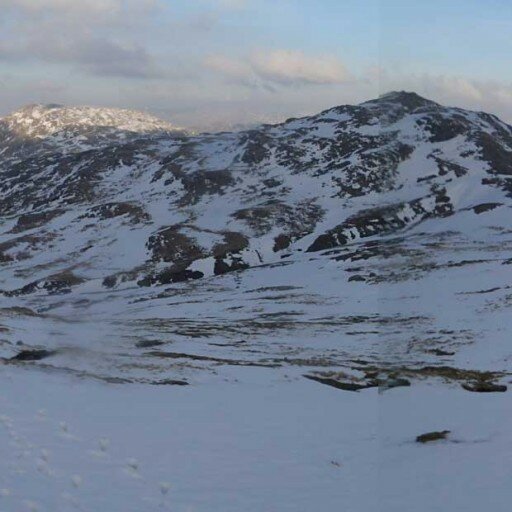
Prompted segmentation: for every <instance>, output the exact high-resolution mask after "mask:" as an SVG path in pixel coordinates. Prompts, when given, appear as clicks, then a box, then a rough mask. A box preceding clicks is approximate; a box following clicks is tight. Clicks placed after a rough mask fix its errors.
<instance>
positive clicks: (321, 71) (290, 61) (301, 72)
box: [251, 50, 349, 85]
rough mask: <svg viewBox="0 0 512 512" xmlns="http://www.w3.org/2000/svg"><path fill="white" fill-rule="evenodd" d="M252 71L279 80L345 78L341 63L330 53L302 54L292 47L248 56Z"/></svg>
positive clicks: (326, 81)
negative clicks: (291, 48)
mask: <svg viewBox="0 0 512 512" xmlns="http://www.w3.org/2000/svg"><path fill="white" fill-rule="evenodd" d="M251 63H252V66H253V69H254V71H255V72H256V73H257V74H258V75H259V76H260V77H262V78H264V79H266V80H269V81H270V82H275V83H279V84H284V85H287V84H339V83H343V82H346V81H347V80H348V79H349V74H348V72H347V70H346V68H345V66H344V65H343V63H342V62H341V61H340V60H339V59H338V58H336V57H334V56H329V55H306V54H304V53H303V52H299V51H293V50H273V51H270V52H262V51H260V52H257V53H255V54H254V55H253V56H252V58H251Z"/></svg>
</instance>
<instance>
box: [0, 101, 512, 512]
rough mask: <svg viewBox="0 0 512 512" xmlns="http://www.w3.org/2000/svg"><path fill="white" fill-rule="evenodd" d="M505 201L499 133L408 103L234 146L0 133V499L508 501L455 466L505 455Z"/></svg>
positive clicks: (327, 115) (156, 128) (328, 118)
mask: <svg viewBox="0 0 512 512" xmlns="http://www.w3.org/2000/svg"><path fill="white" fill-rule="evenodd" d="M511 195H512V127H510V126H508V125H507V124H505V123H503V122H502V121H500V120H499V119H498V118H497V117H495V116H492V115H489V114H486V113H482V112H471V111H466V110H462V109H459V108H451V107H445V106H442V105H439V104H437V103H435V102H432V101H429V100H427V99H424V98H421V97H420V96H418V95H416V94H414V93H406V92H392V93H389V94H386V95H384V96H382V97H380V98H378V99H375V100H372V101H368V102H365V103H362V104H360V105H357V106H340V107H335V108H332V109H329V110H326V111H325V112H321V113H319V114H318V115H315V116H311V117H306V118H301V119H289V120H287V121H286V122H284V123H281V124H276V125H262V126H259V127H257V128H254V129H251V130H246V131H241V132H236V133H229V132H223V133H214V134H190V133H187V132H186V131H185V130H180V129H179V128H176V127H174V126H172V125H169V124H167V123H163V122H161V121H158V120H156V119H154V118H151V117H148V116H146V115H145V114H136V113H132V112H129V111H117V110H104V109H88V108H63V107H56V106H46V107H43V106H36V107H27V108H25V109H22V110H21V111H19V112H16V113H14V114H12V115H11V116H8V117H6V118H3V119H1V120H0V292H1V293H0V370H2V371H0V380H1V386H0V388H1V389H0V406H1V407H2V411H4V410H5V409H7V410H8V411H9V414H10V416H6V415H3V414H2V415H1V416H0V426H1V425H4V427H5V429H6V432H7V434H8V436H10V439H11V440H12V442H10V444H9V447H8V450H9V455H8V456H6V457H2V460H0V477H1V475H2V474H5V475H8V477H7V478H6V480H5V482H4V481H3V480H1V481H0V490H1V491H2V493H3V494H2V493H0V499H4V502H5V503H8V504H12V506H13V507H14V508H12V510H18V509H19V508H16V507H18V505H19V504H20V503H23V501H22V497H21V496H22V495H21V493H22V492H24V493H27V492H29V491H30V492H32V490H33V489H37V490H38V492H39V495H40V496H44V500H45V504H46V505H47V506H48V507H52V508H48V510H50V509H51V510H58V509H60V508H59V507H61V505H62V507H63V508H62V510H68V509H69V510H70V509H71V507H75V508H74V509H76V508H80V507H82V508H83V509H84V510H89V509H90V510H100V509H101V508H102V507H103V508H105V506H106V505H105V503H107V504H108V506H107V508H108V509H109V510H113V511H114V510H134V511H135V510H137V511H139V510H153V508H151V507H152V506H154V507H156V506H157V505H158V504H159V503H160V501H161V500H162V499H163V500H164V501H162V503H164V504H163V505H162V504H160V505H159V506H160V508H161V509H163V508H165V506H167V505H166V503H167V502H165V500H166V498H165V496H166V493H167V492H168V486H167V484H165V485H164V487H160V488H158V486H156V484H155V485H154V482H158V481H159V480H160V479H167V477H166V476H165V475H162V474H161V473H163V472H164V470H165V472H168V473H169V474H170V475H171V479H172V482H173V483H176V484H177V485H176V491H175V494H172V496H173V503H174V504H175V505H176V507H178V508H177V510H192V509H193V510H198V511H201V512H203V511H204V512H211V511H219V512H220V511H222V512H227V511H231V510H233V511H235V510H248V511H249V510H250V511H251V512H253V511H256V512H259V511H260V510H276V511H279V512H281V511H285V510H290V511H291V510H293V511H294V512H295V511H306V510H311V509H313V508H318V506H319V504H320V508H322V509H325V510H328V509H329V510H337V509H338V508H339V505H340V503H341V504H342V506H345V505H346V508H347V509H348V508H350V509H351V510H352V509H353V510H358V511H359V510H361V511H364V512H373V511H377V510H379V511H381V510H386V511H387V510H402V509H403V510H415V511H418V512H419V511H421V512H423V511H424V510H427V508H424V507H430V508H428V510H433V509H436V510H445V509H448V508H449V509H453V510H454V509H455V508H456V507H455V508H454V507H452V506H448V508H446V507H447V505H446V503H447V498H446V497H447V496H449V495H451V494H454V495H457V500H459V501H457V506H459V505H460V506H461V507H462V508H465V509H468V507H467V506H468V504H470V505H472V504H475V503H479V504H481V505H482V506H483V505H484V504H488V503H490V502H492V500H494V499H495V498H496V496H498V497H499V499H500V500H502V501H500V503H501V502H503V503H507V507H508V506H509V500H508V501H507V498H506V497H507V496H508V494H509V485H508V481H507V482H505V481H504V480H502V479H499V478H497V479H493V478H490V477H489V475H490V474H494V473H493V472H492V471H487V473H488V474H487V473H486V475H487V476H485V486H486V489H489V495H487V494H485V493H483V494H482V491H481V489H482V486H479V485H475V486H472V485H471V486H468V485H467V482H468V481H469V480H466V478H469V477H471V472H470V470H469V469H468V467H469V468H473V467H474V468H475V475H474V479H475V481H478V482H480V481H481V478H482V471H481V469H480V468H481V467H482V466H481V464H484V465H485V467H487V468H494V467H497V464H498V463H497V462H496V461H500V457H502V458H503V457H505V456H508V455H506V454H508V451H507V449H508V448H507V447H508V445H509V444H510V433H509V430H507V427H506V425H507V424H508V422H509V419H510V418H509V416H508V413H507V412H506V411H509V410H510V405H511V404H510V398H509V396H510V393H502V391H505V390H506V389H507V385H508V382H509V381H510V376H511V375H512V368H511V366H510V361H511V360H512V347H511V345H510V339H509V337H510V336H509V332H510V328H511V327H512V325H511V320H510V318H512V317H511V316H510V308H511V307H512V294H511V292H510V290H511V289H512V280H511V275H510V269H511V268H512V267H511V266H510V264H511V263H512V256H511V250H512V230H511V226H510V208H511V206H512V202H511ZM41 375H44V379H43V378H41ZM96 380H99V381H101V383H100V384H98V383H97V382H95V381H96ZM75 382H79V383H80V387H79V386H76V387H73V386H72V385H68V384H69V383H75ZM105 382H106V383H109V384H130V383H137V384H145V385H135V386H118V387H116V386H104V383H105ZM41 383H43V384H41ZM187 384H190V386H188V387H187V388H183V393H182V392H181V391H182V386H186V385H187ZM154 385H159V387H158V388H155V387H154ZM102 386H103V387H102ZM178 386H179V387H178ZM375 388H378V394H377V391H376V389H375ZM83 389H85V390H87V392H82V391H81V390H83ZM1 390H7V391H5V393H4V394H2V392H1ZM388 390H390V392H389V393H388ZM349 391H361V392H360V393H350V392H349ZM384 391H386V393H383V392H384ZM478 392H486V394H485V395H480V394H479V393H478ZM489 393H490V394H489ZM18 396H23V397H24V399H23V400H17V398H12V397H18ZM27 396H28V397H29V398H28V399H27V398H26V397H27ZM6 397H11V398H6ZM91 397H92V398H91ZM484 397H491V398H484ZM41 404H43V405H41ZM163 404H165V406H163ZM135 405H136V407H135ZM43 406H44V410H43V411H42V412H41V407H43ZM46 408H47V409H49V411H50V413H47V412H45V411H46ZM105 411H108V413H106V412H105ZM52 414H53V416H52ZM95 414H98V415H99V417H101V418H102V421H103V423H101V422H96V421H94V418H93V417H94V415H95ZM57 415H60V416H59V418H60V419H61V420H62V419H65V420H66V422H73V421H76V424H75V426H74V427H73V426H72V427H69V424H68V423H64V426H62V425H63V424H62V423H61V426H60V427H59V429H60V430H59V437H56V436H55V435H54V432H53V430H52V429H54V425H53V423H52V422H53V421H57ZM12 418H14V419H15V420H12ZM34 418H35V419H34ZM91 418H92V419H91ZM226 418H228V419H227V420H226ZM397 418H399V419H397ZM493 418H495V421H493V420H492V419H493ZM496 418H497V419H496ZM16 422H17V423H16ZM34 425H35V426H34ZM134 425H138V427H137V428H132V427H133V426H134ZM205 425H206V426H207V427H205ZM226 425H228V426H229V428H227V427H225V426H226ZM503 425H505V427H503ZM231 427H233V428H232V429H231ZM2 428H3V427H2ZM70 428H72V429H73V428H74V429H76V431H77V432H76V434H77V435H76V436H75V432H74V431H73V430H72V431H71V432H70ZM80 429H81V432H79V430H80ZM101 429H106V430H107V433H109V434H108V435H109V436H110V437H111V438H113V439H114V440H115V442H117V443H118V448H117V451H115V450H114V449H113V450H112V451H111V452H109V450H108V448H106V447H105V446H106V445H105V442H104V438H103V437H101V436H104V435H105V434H104V432H102V431H101ZM500 429H501V430H500ZM141 432H143V433H144V435H142V434H141ZM233 433H234V434H233ZM420 434H427V436H426V437H422V436H421V435H420ZM433 434H434V437H432V435H433ZM233 435H235V436H236V435H240V436H241V437H240V439H237V438H236V437H233ZM418 435H420V442H421V443H423V442H427V443H429V445H428V446H430V447H432V448H433V446H432V444H430V441H432V439H438V441H436V442H435V443H437V445H436V446H437V448H438V450H433V451H428V450H429V448H428V447H426V446H423V445H422V446H420V445H418V444H417V443H414V440H415V439H416V436H418ZM435 435H437V436H438V437H437V438H436V437H435ZM30 436H32V437H30ZM52 436H53V437H52ZM93 436H96V437H94V438H93ZM262 436H263V437H262ZM439 436H440V437H439ZM242 438H243V439H242ZM41 439H45V440H46V442H47V443H49V444H50V446H52V449H53V450H54V452H55V453H56V456H55V457H54V459H52V457H51V456H50V455H48V453H47V452H42V455H41V456H40V457H39V459H37V456H36V455H34V453H33V451H34V446H36V447H37V440H41ZM98 439H99V441H98ZM212 440H213V441H212ZM68 441H69V443H68ZM40 442H41V443H42V441H40ZM98 442H99V444H98ZM65 443H68V444H65ZM73 443H74V444H73ZM91 443H95V445H94V446H96V444H98V446H99V448H95V449H93V450H91V446H90V445H91ZM237 443H238V444H237ZM435 443H434V444H435ZM263 444H266V446H267V447H268V452H265V451H264V450H263V448H262V445H263ZM6 445H7V444H6ZM119 446H121V447H122V448H119ZM162 446H165V447H166V449H167V448H168V450H169V452H168V454H171V453H172V456H171V455H169V456H168V459H166V450H162ZM237 447H238V448H237ZM248 447H250V448H251V449H249V448H248ZM253 448H254V449H253ZM299 448H300V449H299ZM423 448H425V450H424V451H421V454H420V452H419V451H418V450H420V449H423ZM31 450H32V451H31ZM130 450H131V452H130ZM125 452H126V453H127V454H128V452H130V453H129V455H130V458H129V461H128V463H126V464H125V466H126V467H124V466H121V464H122V463H121V462H120V460H121V459H120V457H121V455H120V454H124V453H125ZM133 452H135V453H136V455H137V453H138V455H137V456H138V457H140V458H141V460H142V461H143V462H144V465H143V466H142V468H143V470H142V471H140V470H141V466H140V465H139V463H138V462H137V461H135V462H134V459H133V458H132V457H133ZM249 453H250V454H251V455H248V454H249ZM252 454H254V456H253V455H252ZM504 454H505V455H504ZM34 457H35V459H34ZM116 457H117V458H116ZM223 457H225V459H224V458H223ZM471 457H475V458H477V460H478V461H479V462H478V464H469V463H468V461H470V460H471ZM420 459H421V460H420ZM34 460H36V462H35V464H36V470H34V469H33V467H32V466H33V465H34ZM213 460H214V461H215V463H214V464H213V465H212V461H213ZM507 460H508V459H507ZM76 461H79V463H78V462H76ZM84 461H86V462H84ZM217 462H219V463H218V464H217ZM53 464H55V467H56V468H57V470H56V471H54V470H53V467H54V466H53ZM77 464H78V466H79V468H80V469H79V471H80V472H81V474H83V473H84V474H85V484H84V485H83V486H82V483H83V480H82V478H81V477H80V478H75V476H76V475H75V476H73V480H72V484H73V491H72V493H69V492H68V491H67V490H66V489H67V488H66V485H68V486H69V482H68V480H69V478H68V476H67V475H68V473H69V474H71V475H72V474H73V472H75V471H77V470H76V469H75V468H76V467H77ZM117 464H119V467H123V468H124V469H123V471H117V469H116V468H117ZM500 464H502V465H503V467H506V464H507V462H506V461H505V460H501V462H500ZM441 467H442V468H446V471H447V476H446V478H444V477H443V478H439V477H438V473H436V471H437V472H439V471H440V470H439V468H441ZM112 468H114V469H112ZM247 468H250V472H247V473H246V472H245V471H246V469H247ZM433 468H434V469H433ZM34 471H36V472H34ZM107 471H109V473H107ZM66 472H67V473H66ZM141 472H142V474H143V476H142V477H141V474H140V473H141ZM448 473H450V474H449V475H448ZM505 473H506V472H505ZM19 475H22V476H19ZM104 475H106V476H104ZM285 475H291V476H290V477H289V478H288V476H285ZM433 475H434V476H433ZM467 475H469V477H468V476H467ZM78 476H80V475H78ZM87 479H89V482H88V480H87ZM491 480H492V481H491ZM105 481H106V482H110V483H111V484H112V485H110V487H115V488H116V489H119V492H117V493H116V494H115V495H110V494H109V496H108V498H105V500H106V501H105V502H102V503H103V504H99V503H100V498H99V496H101V492H96V491H92V490H91V489H92V488H93V487H94V486H96V487H95V488H97V489H100V488H101V485H104V482H105ZM419 481H421V482H425V489H427V488H428V489H429V491H428V492H426V491H425V492H426V494H425V496H428V499H419V498H418V496H419V497H420V498H421V496H422V494H421V492H422V490H423V488H421V485H419V484H418V482H419ZM133 482H136V483H137V485H134V484H133ZM361 482H362V483H361ZM454 482H455V483H454ZM457 482H459V484H460V485H461V486H462V487H461V488H463V489H464V492H460V493H456V492H455V493H454V492H453V490H454V489H456V488H457V485H456V484H457ZM87 485H90V486H91V487H87ZM362 486H364V491H362ZM432 486H433V487H434V488H435V492H431V490H430V488H431V487H432ZM12 489H14V491H13V492H11V490H12ZM159 489H160V490H159ZM162 489H163V490H162ZM219 489H220V491H219ZM226 489H227V490H226ZM230 489H234V490H232V491H230ZM408 489H413V490H414V492H413V491H411V493H408V491H407V490H408ZM418 489H419V490H418ZM222 491H224V492H222ZM406 491H407V492H406ZM16 492H18V495H16ZM173 492H174V491H173ZM161 495H162V496H164V498H161ZM491 495H492V499H490V498H489V497H490V496H491ZM496 499H497V498H496ZM5 500H7V501H5ZM9 500H10V501H9ZM16 500H18V501H16ZM66 500H67V501H66ZM73 500H74V501H73ZM142 500H145V501H142ZM159 500H160V501H159ZM433 500H434V501H435V505H432V501H433ZM436 500H437V501H436ZM64 501H66V503H67V505H63V503H64ZM4 502H1V503H0V508H1V506H2V505H3V503H4ZM149 504H150V505H149ZM397 504H398V505H397ZM68 505H69V508H66V507H67V506H68ZM79 506H80V507H79ZM179 507H181V508H179ZM189 507H191V508H189ZM7 510H9V509H7ZM499 510H508V508H500V509H499Z"/></svg>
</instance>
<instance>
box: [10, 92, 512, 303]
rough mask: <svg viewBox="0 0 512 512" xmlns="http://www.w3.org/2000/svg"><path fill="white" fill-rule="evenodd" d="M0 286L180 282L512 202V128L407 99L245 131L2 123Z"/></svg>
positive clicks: (29, 116)
mask: <svg viewBox="0 0 512 512" xmlns="http://www.w3.org/2000/svg"><path fill="white" fill-rule="evenodd" d="M0 154H1V155H2V161H1V167H0V172H1V176H2V180H1V184H0V213H1V215H2V219H3V223H2V225H1V227H0V229H1V234H0V259H1V260H2V261H3V267H4V268H3V272H2V276H1V279H0V286H1V287H3V289H4V292H6V293H9V294H25V293H32V292H34V291H37V290H38V289H41V288H44V289H45V290H46V291H48V292H59V293H60V292H62V291H67V290H68V289H69V288H70V287H72V286H76V285H80V284H81V283H84V282H86V281H91V280H97V281H99V282H101V283H103V286H106V287H115V286H122V285H123V284H126V283H129V284H131V283H137V284H138V285H140V286H147V285H153V284H162V283H164V284H165V283H170V282H176V281H182V280H185V279H189V278H198V277H202V276H207V275H212V274H221V273H225V272H228V271H231V270H239V269H244V268H247V267H248V266H255V265H261V264H263V263H272V262H276V261H280V260H282V259H284V258H293V257H294V255H296V254H297V253H300V252H302V251H306V252H316V251H322V250H325V249H331V248H336V247H340V246H344V245H346V244H349V243H351V242H353V241H354V240H357V239H360V238H368V237H375V236H377V235H381V234H389V233H393V232H398V231H400V230H404V229H405V228H408V227H411V226H414V225H417V224H418V223H420V222H421V221H423V220H426V219H429V218H432V217H448V216H452V215H457V216H459V217H461V216H463V215H465V214H464V212H467V211H469V210H471V211H473V212H475V214H478V213H482V212H483V211H488V210H491V209H492V208H495V207H498V206H500V205H501V204H504V203H506V202H507V200H506V197H507V194H509V193H510V191H511V190H512V164H511V163H510V162H511V155H512V129H511V128H510V127H509V126H507V125H506V124H504V123H502V122H501V121H499V120H498V119H497V118H495V117H493V116H490V115H487V114H483V113H474V112H467V111H463V110H460V109H454V108H445V107H442V106H440V105H438V104H436V103H434V102H431V101H428V100H425V99H423V98H420V97H419V96H417V95H415V94H409V93H390V94H388V95H385V96H383V97H381V98H379V99H378V100H374V101H370V102H367V103H364V104H362V105H359V106H356V107H351V106H344V107H338V108H334V109H331V110H328V111H325V112H322V113H321V114H319V115H316V116H312V117H309V118H304V119H296V120H288V121H287V122H285V123H283V124H281V125H275V126H270V125H268V126H262V127H261V128H259V129H256V130H251V131H248V132H241V133H220V134H213V135H199V136H186V135H185V134H184V133H183V132H180V131H178V130H175V129H173V128H172V127H171V126H168V125H166V124H165V123H162V122H159V121H157V120H155V119H153V118H150V117H147V116H144V115H138V114H133V113H131V112H128V111H112V110H97V109H84V108H81V109H72V108H71V109H65V108H57V107H53V106H49V107H38V106H36V107H28V108H26V109H23V110H21V111H20V112H18V113H15V114H13V115H12V116H10V117H8V118H5V119H3V120H2V121H1V122H0Z"/></svg>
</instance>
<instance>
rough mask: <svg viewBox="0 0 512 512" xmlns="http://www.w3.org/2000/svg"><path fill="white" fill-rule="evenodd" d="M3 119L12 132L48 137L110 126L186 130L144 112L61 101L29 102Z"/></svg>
mask: <svg viewBox="0 0 512 512" xmlns="http://www.w3.org/2000/svg"><path fill="white" fill-rule="evenodd" d="M1 121H2V122H3V123H4V124H7V125H8V127H9V129H10V130H11V131H13V132H16V133H19V134H23V135H25V136H30V137H47V136H52V135H53V134H56V133H58V132H61V131H66V130H70V129H71V130H73V129H77V128H78V129H90V128H111V129H114V130H119V131H125V132H133V133H152V132H181V133H185V130H183V129H181V128H178V127H176V126H174V125H172V124H171V123H168V122H166V121H163V120H161V119H158V118H157V117H155V116H152V115H150V114H147V113H145V112H139V111H135V110H127V109H118V108H100V107H88V106H78V107H67V106H64V105H58V104H47V105H43V104H32V105H27V106H25V107H23V108H21V109H19V110H18V111H16V112H14V113H12V114H11V115H9V116H7V117H5V118H3V119H1Z"/></svg>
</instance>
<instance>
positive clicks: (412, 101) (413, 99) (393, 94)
mask: <svg viewBox="0 0 512 512" xmlns="http://www.w3.org/2000/svg"><path fill="white" fill-rule="evenodd" d="M366 103H379V104H382V103H392V104H399V105H401V106H402V107H404V108H406V109H407V110H415V109H417V108H421V107H428V106H430V107H432V106H439V104H438V103H436V102H435V101H432V100H428V99H426V98H423V97H422V96H420V95H419V94H417V93H415V92H409V91H390V92H387V93H385V94H382V95H380V96H379V97H378V98H377V99H375V100H371V101H368V102H366Z"/></svg>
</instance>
